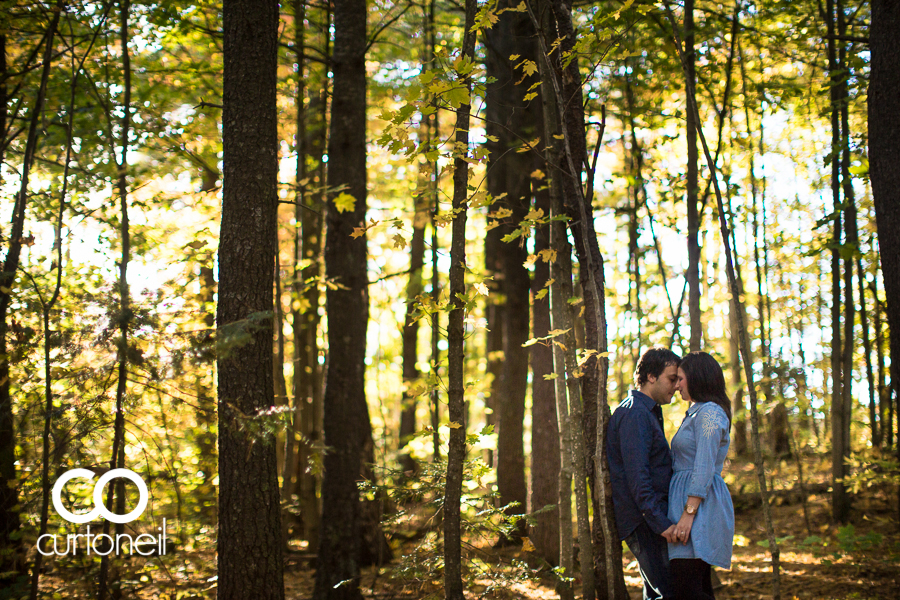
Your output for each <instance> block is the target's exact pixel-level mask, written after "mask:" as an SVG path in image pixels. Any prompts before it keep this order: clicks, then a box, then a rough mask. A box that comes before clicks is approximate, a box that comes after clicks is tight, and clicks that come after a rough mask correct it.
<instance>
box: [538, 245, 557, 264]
mask: <svg viewBox="0 0 900 600" xmlns="http://www.w3.org/2000/svg"><path fill="white" fill-rule="evenodd" d="M538 256H540V257H541V260H542V261H544V262H545V263H552V262H553V261H555V260H556V250H553V249H551V248H545V249H543V250H541V251H540V252H538Z"/></svg>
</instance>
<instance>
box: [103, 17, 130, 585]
mask: <svg viewBox="0 0 900 600" xmlns="http://www.w3.org/2000/svg"><path fill="white" fill-rule="evenodd" d="M130 5H131V3H130V0H122V1H121V2H120V3H119V9H120V11H119V15H120V20H119V45H120V50H121V53H122V75H123V77H122V79H123V86H122V87H123V88H124V89H123V94H122V99H123V102H122V121H121V133H120V135H121V138H120V143H121V145H122V158H121V161H120V162H118V164H117V166H118V171H119V177H118V188H119V190H118V191H119V210H120V214H121V221H120V222H119V239H120V243H121V244H122V257H121V260H120V262H119V263H118V264H119V323H118V326H119V341H118V357H117V358H118V363H119V365H118V373H117V375H118V381H117V384H116V417H115V426H114V430H113V444H112V456H111V457H110V461H109V468H110V469H116V468H118V469H123V468H125V394H126V393H127V391H128V343H129V342H128V334H129V328H130V326H131V302H130V292H129V290H128V262H129V260H130V259H131V231H130V229H129V222H128V179H127V176H128V135H129V133H130V131H129V130H130V128H131V54H130V52H129V51H128V41H129V39H130V37H129V32H128V13H129V9H130ZM107 119H109V120H110V123H111V121H112V117H111V115H107ZM111 130H112V126H110V131H111ZM111 145H112V146H113V148H114V144H111ZM111 158H112V160H113V162H116V160H117V159H116V157H115V154H114V151H113V156H112V157H111ZM113 495H115V499H116V513H118V514H120V515H121V514H124V513H125V485H124V481H122V479H121V478H120V479H119V481H117V482H116V485H114V486H113V485H111V486H109V491H108V492H107V495H106V505H107V506H110V505H112V500H113ZM124 527H125V526H124V525H123V524H122V523H117V524H116V535H121V534H122V533H124V531H125V528H124ZM109 528H110V524H109V521H104V522H103V535H109ZM110 560H111V559H110V556H109V554H107V555H105V556H103V558H102V559H101V560H100V581H99V593H98V598H99V600H105V598H106V594H107V591H108V590H107V584H108V576H109V563H110ZM113 579H114V581H113V587H114V590H113V595H114V597H115V598H120V597H121V595H122V591H121V588H120V583H119V578H118V576H117V575H116V573H114V574H113Z"/></svg>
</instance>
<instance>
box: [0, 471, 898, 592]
mask: <svg viewBox="0 0 900 600" xmlns="http://www.w3.org/2000/svg"><path fill="white" fill-rule="evenodd" d="M804 462H805V463H806V462H809V464H808V465H807V467H805V469H806V470H808V471H809V473H811V474H809V473H808V474H807V477H808V479H809V481H808V483H809V484H810V485H814V484H816V483H819V484H820V485H821V484H823V483H825V482H826V480H827V476H828V468H827V465H828V461H827V460H826V459H825V457H823V456H818V457H807V458H805V460H804ZM767 474H768V477H769V480H770V482H771V484H772V485H774V488H775V489H777V490H784V489H788V488H790V487H792V486H793V485H794V483H795V482H796V471H795V467H794V464H793V462H786V461H782V462H773V463H770V464H769V465H768V466H767ZM726 480H727V481H728V483H729V487H730V488H731V489H732V494H733V495H735V497H736V498H737V496H741V497H742V498H747V497H748V496H747V493H748V492H752V491H753V490H754V489H756V486H755V481H756V476H755V474H754V470H753V466H752V464H744V463H737V462H733V463H732V464H731V465H730V466H729V467H728V473H727V474H726ZM897 500H898V493H897V488H896V487H894V486H873V487H869V488H867V489H864V490H862V491H861V492H859V493H858V494H856V496H855V500H854V505H853V512H852V516H851V522H850V524H849V525H848V526H844V527H839V526H836V525H834V524H833V521H832V518H831V503H830V498H829V495H828V494H826V493H819V494H812V495H810V496H809V502H808V505H807V509H808V517H809V529H807V525H806V519H805V517H804V510H803V505H802V504H801V503H796V502H794V503H790V504H788V503H785V502H782V501H781V499H779V498H776V499H775V500H774V501H773V503H772V519H773V522H774V526H775V531H776V534H777V536H778V539H779V545H780V554H781V594H782V598H785V599H786V600H793V599H804V600H805V599H843V598H855V599H876V598H878V599H880V598H885V599H888V598H889V599H892V600H896V599H898V598H900V529H898V507H897ZM736 503H737V502H736ZM735 534H736V535H735V546H734V559H733V562H732V567H731V569H730V570H728V571H726V570H722V569H716V574H717V576H718V579H719V580H720V582H721V587H719V588H718V589H716V597H717V598H718V599H719V600H729V599H737V598H741V599H753V600H757V599H759V600H764V599H768V598H772V596H773V588H772V576H771V558H770V557H769V554H768V549H767V548H766V547H764V546H762V545H760V542H762V543H763V544H765V540H766V531H765V523H764V519H763V515H762V510H761V509H760V507H759V506H756V507H750V508H744V509H740V510H738V511H737V513H736V515H735ZM398 537H399V536H398ZM197 541H199V540H197ZM421 541H422V540H421V539H419V540H418V543H419V544H420V545H421ZM491 541H492V540H491V539H488V538H479V539H475V538H471V537H470V538H468V539H467V540H466V546H465V550H466V552H467V555H468V557H469V562H468V565H469V567H470V573H471V572H477V573H479V574H478V575H471V578H470V581H469V582H468V584H467V591H466V597H467V598H470V599H472V600H475V599H480V598H497V599H504V600H505V599H513V598H521V599H523V600H532V599H535V600H536V599H544V598H546V599H551V598H557V597H558V595H557V594H556V592H555V591H554V576H553V575H552V574H551V573H550V572H549V571H548V570H547V569H543V570H540V569H536V568H532V567H529V566H528V564H527V563H528V562H530V558H531V557H530V556H529V553H528V552H526V551H525V549H523V547H521V546H520V547H509V548H505V549H503V550H494V549H492V548H491V545H490V544H491ZM213 544H214V541H213V540H211V539H204V540H202V541H199V543H197V545H196V547H194V548H189V547H187V546H186V545H185V546H181V547H176V550H175V552H173V553H171V554H169V555H167V556H166V559H165V560H164V561H163V562H162V563H160V561H159V560H158V559H157V560H154V559H153V558H151V559H150V560H147V561H146V562H145V563H144V562H143V561H142V562H141V564H137V562H136V561H135V562H128V563H126V564H125V565H124V566H123V567H122V569H121V570H120V572H119V575H120V577H121V580H122V581H123V583H124V585H123V588H125V593H124V594H123V595H122V597H123V598H140V599H142V600H143V599H147V600H149V599H159V600H194V599H197V600H199V599H201V598H202V599H204V600H206V599H214V598H215V597H216V577H215V553H214V552H212V551H211V550H210V549H209V548H210V547H211V546H212V545H213ZM416 544H417V542H416V541H407V542H403V543H400V544H398V545H396V546H395V550H396V552H395V554H396V556H397V558H395V560H394V561H393V562H392V563H391V564H389V565H387V566H383V567H381V568H375V567H371V568H368V569H366V570H365V571H364V574H363V577H362V580H361V587H362V591H363V596H364V598H377V599H379V600H391V599H396V600H406V599H410V600H412V599H415V600H418V599H425V598H442V597H443V594H442V593H441V581H440V574H439V572H438V571H437V570H435V569H434V566H435V565H436V564H437V563H436V562H434V559H435V555H434V552H430V553H429V552H428V551H427V550H426V551H425V552H422V553H421V554H419V553H420V552H421V546H420V547H419V549H417V548H416ZM526 545H527V544H526ZM179 546H180V545H179ZM430 561H431V562H430ZM531 562H533V561H531ZM313 563H314V557H313V556H312V555H311V554H310V553H308V552H306V551H305V548H303V547H302V546H296V547H295V550H294V551H291V552H288V553H287V555H286V565H285V566H286V569H285V590H286V597H287V599H288V600H305V599H307V598H310V597H311V595H312V588H313V584H314V571H313V568H314V565H313ZM623 566H624V569H625V578H626V584H627V585H628V589H629V592H630V594H631V597H632V598H633V599H639V598H640V597H641V592H640V586H641V580H640V574H639V572H638V569H637V563H636V561H635V560H634V557H633V556H632V555H631V553H630V552H627V551H626V552H625V554H624V556H623ZM404 568H406V570H404ZM434 574H436V575H434ZM95 577H96V568H95V567H93V568H92V567H88V565H86V564H82V565H81V567H80V568H79V567H76V566H75V565H74V564H71V563H69V564H68V565H64V564H59V563H57V564H50V565H47V571H46V572H45V575H44V576H43V577H42V579H41V591H42V592H43V594H42V596H44V597H48V598H54V599H60V598H92V597H95V591H94V589H93V588H95V586H96V578H95ZM579 592H580V590H579V589H577V588H576V597H578V598H580V593H579ZM0 595H2V594H0Z"/></svg>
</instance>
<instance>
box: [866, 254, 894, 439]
mask: <svg viewBox="0 0 900 600" xmlns="http://www.w3.org/2000/svg"><path fill="white" fill-rule="evenodd" d="M875 267H876V268H875V276H874V277H873V278H872V281H871V282H870V283H869V289H871V290H872V300H873V310H872V312H873V313H874V321H875V322H874V325H875V362H876V364H877V366H878V410H879V419H880V420H881V439H880V442H881V444H882V445H883V446H884V447H885V448H890V447H891V446H893V445H894V419H893V416H894V408H893V405H892V403H891V391H890V389H888V387H887V378H886V377H885V375H886V373H885V365H884V329H883V324H882V320H881V314H882V313H883V312H884V305H883V304H882V303H881V301H880V300H879V299H878V285H877V282H878V268H877V267H878V264H877V263H876V265H875Z"/></svg>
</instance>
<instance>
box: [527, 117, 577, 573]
mask: <svg viewBox="0 0 900 600" xmlns="http://www.w3.org/2000/svg"><path fill="white" fill-rule="evenodd" d="M546 138H547V136H546V135H544V136H543V139H545V140H546ZM535 162H536V163H537V164H535V168H541V169H542V170H546V166H545V165H544V164H543V161H535ZM534 187H535V188H543V189H535V191H534V196H535V209H538V210H542V211H543V213H544V215H549V214H550V193H549V189H547V187H546V180H543V181H539V182H535V185H534ZM550 237H551V235H550V225H549V224H548V225H542V226H540V227H537V228H535V231H534V252H535V254H538V255H539V254H540V252H541V251H543V250H549V249H550ZM549 281H550V263H548V262H547V261H544V260H538V262H537V263H535V265H534V283H533V285H532V288H531V291H532V298H533V299H534V302H533V309H532V323H533V335H534V337H536V338H540V337H545V336H547V335H549V333H550V330H551V317H550V300H549V298H548V297H547V285H548V283H549ZM541 290H544V292H543V298H538V296H539V295H540V294H541ZM553 372H554V368H553V348H552V347H550V346H548V345H545V344H535V345H533V346H531V373H532V381H531V498H530V499H529V500H530V502H529V507H528V512H530V513H534V512H536V511H540V510H542V509H543V508H545V507H547V506H552V507H553V508H552V509H551V510H547V511H545V512H541V513H540V514H538V515H535V519H536V520H537V523H536V524H535V525H534V526H532V528H531V531H530V534H529V537H530V539H531V541H532V543H533V544H534V547H535V552H536V553H537V555H538V556H540V557H541V558H542V559H543V560H545V561H546V562H547V563H549V564H551V565H553V566H556V565H559V564H560V562H559V549H560V537H559V536H560V511H559V508H560V506H559V505H560V500H559V498H558V494H559V490H558V488H559V481H560V479H559V477H560V435H559V427H558V423H557V414H556V399H555V394H554V387H555V386H554V381H551V380H549V379H547V376H549V375H551V374H552V373H553ZM570 477H571V476H570ZM571 518H572V517H571V507H570V510H569V521H570V525H571ZM570 529H571V527H570ZM570 535H571V533H570Z"/></svg>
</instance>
